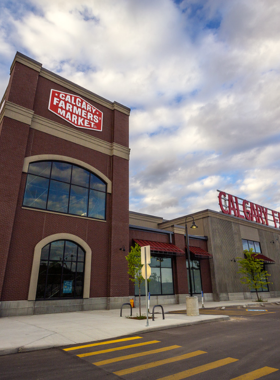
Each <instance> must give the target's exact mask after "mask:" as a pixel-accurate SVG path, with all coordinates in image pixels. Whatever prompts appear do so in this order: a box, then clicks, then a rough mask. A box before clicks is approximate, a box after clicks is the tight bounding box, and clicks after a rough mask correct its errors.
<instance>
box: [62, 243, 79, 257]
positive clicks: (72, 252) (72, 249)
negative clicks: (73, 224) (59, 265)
mask: <svg viewBox="0 0 280 380" xmlns="http://www.w3.org/2000/svg"><path fill="white" fill-rule="evenodd" d="M77 248H78V246H77V244H76V243H73V242H72V241H68V240H66V241H65V253H64V261H76V259H77Z"/></svg>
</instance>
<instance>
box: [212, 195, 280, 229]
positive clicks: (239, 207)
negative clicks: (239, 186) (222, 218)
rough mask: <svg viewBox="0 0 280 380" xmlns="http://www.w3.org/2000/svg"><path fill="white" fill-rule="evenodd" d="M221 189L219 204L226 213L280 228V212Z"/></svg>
mask: <svg viewBox="0 0 280 380" xmlns="http://www.w3.org/2000/svg"><path fill="white" fill-rule="evenodd" d="M218 191H219V197H218V198H219V205H220V208H221V210H222V212H223V213H224V214H228V215H234V216H237V217H238V218H241V219H246V220H250V221H251V222H256V223H260V224H265V225H267V226H270V227H275V228H280V212H278V211H274V210H270V209H269V208H266V207H264V206H260V205H258V204H256V203H253V202H249V201H246V200H245V199H242V198H238V197H236V196H234V195H231V194H228V193H225V192H224V191H220V190H218Z"/></svg>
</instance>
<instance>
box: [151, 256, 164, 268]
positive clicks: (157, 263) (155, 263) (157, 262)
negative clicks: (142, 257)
mask: <svg viewBox="0 0 280 380" xmlns="http://www.w3.org/2000/svg"><path fill="white" fill-rule="evenodd" d="M161 260H162V259H161V258H160V257H155V256H151V264H150V267H160V263H161Z"/></svg>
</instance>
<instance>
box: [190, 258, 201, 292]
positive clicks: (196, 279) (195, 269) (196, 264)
mask: <svg viewBox="0 0 280 380" xmlns="http://www.w3.org/2000/svg"><path fill="white" fill-rule="evenodd" d="M190 262H191V279H192V292H193V293H194V294H200V293H201V291H202V286H201V274H200V261H199V260H193V259H191V260H190ZM186 263H187V269H188V268H189V262H188V260H187V262H186ZM188 287H189V289H190V279H189V269H188Z"/></svg>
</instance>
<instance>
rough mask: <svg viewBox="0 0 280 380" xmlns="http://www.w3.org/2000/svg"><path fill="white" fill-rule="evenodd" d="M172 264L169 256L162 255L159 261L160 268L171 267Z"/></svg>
mask: <svg viewBox="0 0 280 380" xmlns="http://www.w3.org/2000/svg"><path fill="white" fill-rule="evenodd" d="M171 266H172V259H171V257H164V258H163V259H162V262H161V267H162V268H171Z"/></svg>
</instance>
